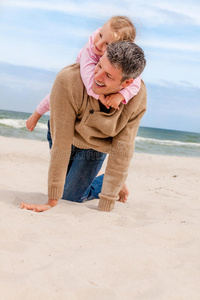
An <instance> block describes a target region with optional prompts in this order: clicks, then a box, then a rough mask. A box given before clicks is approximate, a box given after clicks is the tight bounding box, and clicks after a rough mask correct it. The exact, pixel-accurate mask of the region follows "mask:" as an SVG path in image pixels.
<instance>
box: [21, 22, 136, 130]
mask: <svg viewBox="0 0 200 300" xmlns="http://www.w3.org/2000/svg"><path fill="white" fill-rule="evenodd" d="M135 36H136V29H135V27H134V25H133V24H132V22H131V21H130V19H129V18H127V17H123V16H115V17H112V18H111V19H110V20H108V21H107V22H106V23H105V24H104V25H103V26H102V27H101V28H99V29H97V30H96V31H95V32H94V33H93V35H92V36H90V37H89V40H88V42H87V44H86V45H85V46H84V47H83V48H82V49H81V50H80V52H79V54H78V57H77V60H76V62H77V63H80V73H81V78H82V81H83V83H84V85H85V88H86V90H87V94H88V95H89V96H92V97H93V98H94V99H96V100H99V101H101V102H102V103H103V104H104V105H105V106H106V107H107V108H110V107H113V108H115V109H119V105H120V103H123V104H127V103H128V101H129V100H130V99H131V98H133V96H135V95H136V94H137V93H138V92H139V90H140V83H141V78H140V76H139V77H137V78H136V79H134V81H133V83H131V84H130V85H129V86H128V87H126V88H123V89H122V90H121V91H120V92H119V93H116V94H111V95H106V96H104V95H97V94H95V93H94V92H93V91H92V84H93V81H94V69H95V67H96V64H97V63H98V62H99V60H100V58H101V56H102V55H103V54H104V52H105V51H106V48H107V46H108V44H110V43H112V42H116V41H122V40H124V41H131V42H134V40H135ZM110 79H111V80H112V78H110ZM49 99H50V94H48V95H47V96H46V97H45V98H44V99H43V100H42V101H41V102H40V104H39V105H38V106H37V108H36V110H35V112H34V113H33V114H32V115H31V116H30V118H29V119H28V120H27V121H26V126H27V128H28V130H29V131H32V130H33V129H34V128H35V126H36V125H37V122H38V120H39V119H40V118H41V116H42V115H43V114H45V113H46V112H47V111H49Z"/></svg>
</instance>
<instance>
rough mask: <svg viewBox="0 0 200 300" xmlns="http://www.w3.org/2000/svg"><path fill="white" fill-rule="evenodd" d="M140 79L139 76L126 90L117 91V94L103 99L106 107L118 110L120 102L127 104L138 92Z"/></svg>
mask: <svg viewBox="0 0 200 300" xmlns="http://www.w3.org/2000/svg"><path fill="white" fill-rule="evenodd" d="M140 84H141V78H140V76H139V77H137V78H136V79H134V81H133V82H132V83H131V84H130V85H129V86H128V87H126V88H124V89H122V90H121V91H119V93H116V94H111V95H108V96H107V97H106V99H105V101H106V104H107V106H111V107H114V108H115V109H119V104H120V103H121V102H122V103H124V104H127V103H128V101H129V100H130V99H131V98H133V97H134V96H135V95H137V93H138V92H139V90H140Z"/></svg>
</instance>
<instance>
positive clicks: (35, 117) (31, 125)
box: [26, 111, 41, 131]
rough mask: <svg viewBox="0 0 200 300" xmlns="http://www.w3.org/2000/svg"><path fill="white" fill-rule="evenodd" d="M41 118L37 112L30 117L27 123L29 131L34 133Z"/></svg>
mask: <svg viewBox="0 0 200 300" xmlns="http://www.w3.org/2000/svg"><path fill="white" fill-rule="evenodd" d="M40 118H41V115H40V114H39V113H38V112H37V111H35V112H34V113H33V114H32V115H31V116H30V118H28V120H27V121H26V127H27V128H28V130H29V131H33V129H34V128H35V126H36V125H37V122H38V121H39V119H40Z"/></svg>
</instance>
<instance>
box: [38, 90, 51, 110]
mask: <svg viewBox="0 0 200 300" xmlns="http://www.w3.org/2000/svg"><path fill="white" fill-rule="evenodd" d="M49 100H50V94H48V95H46V97H45V98H44V99H43V100H42V101H41V102H40V104H39V105H38V106H37V108H36V110H37V112H38V114H40V115H44V114H45V113H46V112H47V111H49Z"/></svg>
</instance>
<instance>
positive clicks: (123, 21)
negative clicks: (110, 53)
mask: <svg viewBox="0 0 200 300" xmlns="http://www.w3.org/2000/svg"><path fill="white" fill-rule="evenodd" d="M107 23H109V24H110V28H111V30H112V31H113V34H114V40H113V42H117V41H129V42H134V40H135V36H136V28H135V26H134V25H133V23H132V22H131V20H130V19H129V18H128V17H124V16H114V17H112V18H111V19H110V20H108V22H107Z"/></svg>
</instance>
